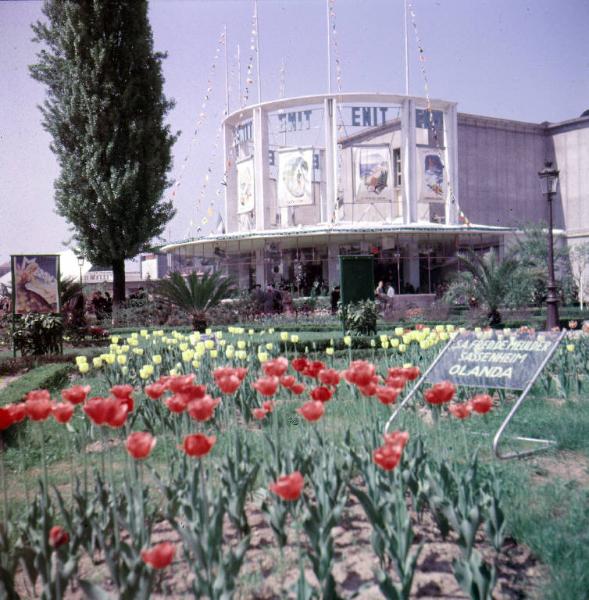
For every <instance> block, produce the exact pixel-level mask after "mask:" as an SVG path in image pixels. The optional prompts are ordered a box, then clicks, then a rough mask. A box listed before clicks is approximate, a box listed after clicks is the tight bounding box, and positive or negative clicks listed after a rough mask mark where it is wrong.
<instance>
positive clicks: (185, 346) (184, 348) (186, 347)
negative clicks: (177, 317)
mask: <svg viewBox="0 0 589 600" xmlns="http://www.w3.org/2000/svg"><path fill="white" fill-rule="evenodd" d="M178 348H180V352H184V351H185V350H188V344H187V343H186V342H182V343H181V344H180V345H179V346H178Z"/></svg>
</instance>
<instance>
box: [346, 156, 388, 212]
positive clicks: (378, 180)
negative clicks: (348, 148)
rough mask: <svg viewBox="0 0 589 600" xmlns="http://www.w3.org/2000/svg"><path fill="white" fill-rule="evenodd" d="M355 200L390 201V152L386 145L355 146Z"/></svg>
mask: <svg viewBox="0 0 589 600" xmlns="http://www.w3.org/2000/svg"><path fill="white" fill-rule="evenodd" d="M353 158H354V200H355V202H391V201H392V199H393V187H392V183H393V182H392V177H391V153H390V149H389V147H388V146H385V145H382V146H355V147H354V148H353Z"/></svg>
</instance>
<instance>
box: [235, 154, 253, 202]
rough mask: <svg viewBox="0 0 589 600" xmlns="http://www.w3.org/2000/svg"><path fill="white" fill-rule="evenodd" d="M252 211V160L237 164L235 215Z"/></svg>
mask: <svg viewBox="0 0 589 600" xmlns="http://www.w3.org/2000/svg"><path fill="white" fill-rule="evenodd" d="M252 210H254V159H253V158H247V159H246V160H242V161H241V162H239V163H237V213H238V214H243V213H247V212H251V211H252Z"/></svg>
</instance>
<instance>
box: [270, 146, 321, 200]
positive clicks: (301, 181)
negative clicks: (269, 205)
mask: <svg viewBox="0 0 589 600" xmlns="http://www.w3.org/2000/svg"><path fill="white" fill-rule="evenodd" d="M308 204H313V148H297V149H294V150H282V151H280V152H279V153H278V206H303V205H308Z"/></svg>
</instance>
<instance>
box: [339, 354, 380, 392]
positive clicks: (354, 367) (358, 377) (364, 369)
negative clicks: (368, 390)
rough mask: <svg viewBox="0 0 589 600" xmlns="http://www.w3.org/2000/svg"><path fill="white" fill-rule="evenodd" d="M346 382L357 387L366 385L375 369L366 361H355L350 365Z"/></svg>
mask: <svg viewBox="0 0 589 600" xmlns="http://www.w3.org/2000/svg"><path fill="white" fill-rule="evenodd" d="M347 371H348V373H347V376H346V381H348V382H350V383H354V384H355V385H357V386H358V387H362V386H365V385H368V384H369V383H370V382H371V381H372V378H373V377H374V375H375V374H376V367H375V366H374V365H373V364H372V363H370V362H368V361H366V360H355V361H353V362H352V363H350V366H349V368H348V370H347Z"/></svg>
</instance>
